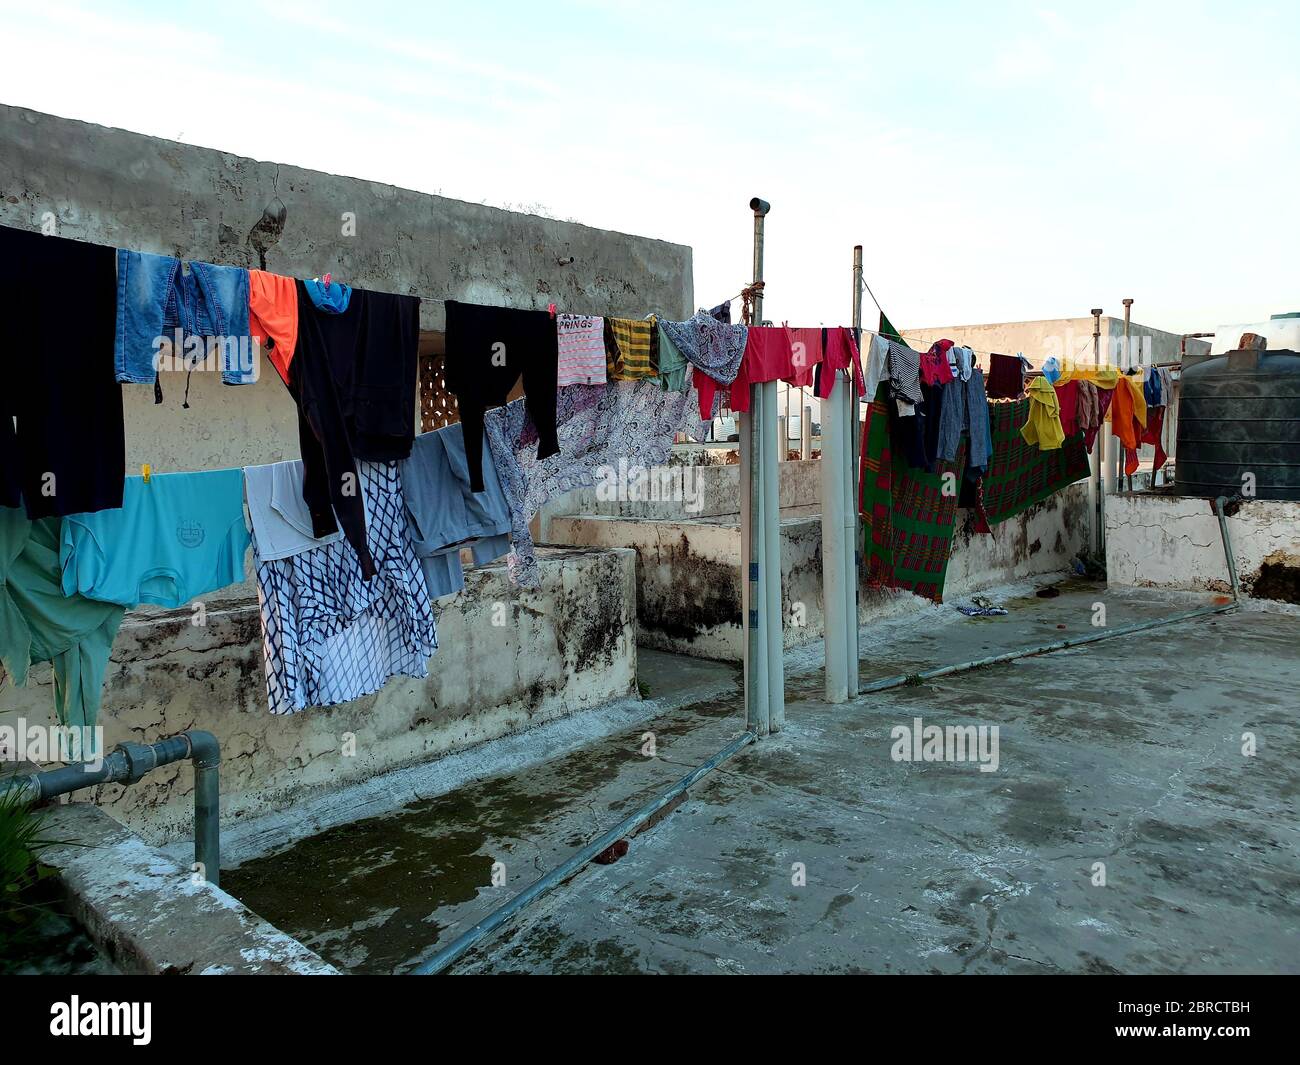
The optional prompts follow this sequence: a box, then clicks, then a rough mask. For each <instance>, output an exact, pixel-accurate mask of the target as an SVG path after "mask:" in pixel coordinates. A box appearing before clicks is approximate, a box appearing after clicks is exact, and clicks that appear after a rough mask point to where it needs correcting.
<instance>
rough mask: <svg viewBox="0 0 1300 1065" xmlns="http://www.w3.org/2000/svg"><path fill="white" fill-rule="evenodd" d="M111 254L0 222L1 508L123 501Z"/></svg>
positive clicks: (89, 506)
mask: <svg viewBox="0 0 1300 1065" xmlns="http://www.w3.org/2000/svg"><path fill="white" fill-rule="evenodd" d="M116 316H117V253H116V251H115V250H114V249H113V248H107V247H102V246H100V245H98V244H86V243H84V242H82V241H77V240H67V239H65V238H63V237H46V236H42V235H41V234H39V233H29V232H27V231H25V230H18V229H10V228H7V227H4V226H0V506H6V507H16V506H19V504H20V500H21V502H22V503H24V504H25V505H26V507H27V515H28V517H30V518H32V519H33V520H35V519H37V518H45V517H50V516H51V515H60V516H61V515H64V514H79V513H82V512H85V511H93V510H110V509H112V508H115V507H120V506H121V505H122V484H123V480H124V477H125V474H126V444H125V437H124V433H123V427H122V388H121V386H120V385H119V384H118V383H117V380H116V377H117V374H116V371H115V369H114V362H113V339H114V331H115V323H116Z"/></svg>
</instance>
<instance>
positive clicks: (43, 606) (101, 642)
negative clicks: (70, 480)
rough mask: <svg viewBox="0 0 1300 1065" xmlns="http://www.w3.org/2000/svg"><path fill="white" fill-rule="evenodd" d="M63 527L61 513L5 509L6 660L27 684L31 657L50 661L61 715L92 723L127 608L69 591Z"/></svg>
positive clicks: (2, 624) (0, 514) (0, 659)
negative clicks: (35, 515)
mask: <svg viewBox="0 0 1300 1065" xmlns="http://www.w3.org/2000/svg"><path fill="white" fill-rule="evenodd" d="M61 526H62V519H61V518H41V519H40V520H39V521H36V522H32V521H29V520H28V518H27V515H26V513H25V512H24V511H23V510H22V509H21V508H18V507H0V665H3V666H4V668H5V669H6V670H7V671H8V673H9V674H10V675H11V676H12V677H13V681H14V684H16V685H18V686H19V687H22V686H24V685H26V683H27V674H28V670H29V669H30V667H31V666H32V664H33V663H37V662H49V663H50V664H51V665H52V666H53V667H54V708H55V710H56V711H57V712H58V715H59V721H60V722H61V723H62V724H64V725H74V726H93V725H94V724H95V719H96V717H98V715H99V699H100V692H101V689H102V688H103V684H104V674H105V673H106V672H107V671H108V657H109V654H110V653H111V652H112V650H113V637H114V636H116V635H117V628H118V626H119V625H121V623H122V615H123V614H124V613H125V611H124V610H123V609H122V607H120V606H118V605H116V604H115V603H100V602H96V601H95V600H93V599H87V598H85V597H84V596H81V595H66V596H65V595H64V594H63V585H62V574H61V572H60V569H59V538H60V533H61V531H62V529H61Z"/></svg>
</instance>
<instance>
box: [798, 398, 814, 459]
mask: <svg viewBox="0 0 1300 1065" xmlns="http://www.w3.org/2000/svg"><path fill="white" fill-rule="evenodd" d="M799 457H800V458H801V459H803V460H804V462H807V461H808V460H809V459H810V458H812V407H811V406H810V405H809V404H807V403H805V404H804V405H803V417H802V418H800V419H799Z"/></svg>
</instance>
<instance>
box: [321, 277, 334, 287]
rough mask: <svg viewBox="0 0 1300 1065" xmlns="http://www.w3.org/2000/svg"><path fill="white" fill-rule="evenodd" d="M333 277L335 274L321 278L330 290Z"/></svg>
mask: <svg viewBox="0 0 1300 1065" xmlns="http://www.w3.org/2000/svg"><path fill="white" fill-rule="evenodd" d="M333 276H334V275H333V274H326V275H325V276H324V277H322V278H321V283H322V284H323V285H324V286H325V287H326V288H329V287H330V278H331V277H333Z"/></svg>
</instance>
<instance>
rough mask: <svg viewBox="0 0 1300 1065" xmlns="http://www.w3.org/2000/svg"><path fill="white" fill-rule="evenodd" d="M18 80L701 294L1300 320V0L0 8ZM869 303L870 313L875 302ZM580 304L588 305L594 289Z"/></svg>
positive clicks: (933, 316) (917, 316) (813, 317)
mask: <svg viewBox="0 0 1300 1065" xmlns="http://www.w3.org/2000/svg"><path fill="white" fill-rule="evenodd" d="M0 26H3V30H0V47H2V48H3V53H4V62H3V63H0V101H2V102H4V103H8V104H17V105H21V106H25V107H30V108H34V109H36V110H39V111H46V112H50V113H53V114H57V115H62V116H66V117H70V118H78V119H84V120H87V121H91V122H98V123H102V124H105V125H109V126H117V127H122V128H125V129H130V130H134V131H137V132H140V133H146V134H151V135H154V136H160V137H168V138H172V139H176V140H181V141H184V142H186V143H189V144H196V145H202V146H205V147H211V148H218V149H221V150H223V151H227V152H232V153H235V154H239V155H247V156H252V157H254V158H258V159H269V160H275V161H278V162H284V163H291V164H294V165H297V166H303V167H308V168H312V169H318V170H325V171H330V172H334V173H341V174H348V175H352V176H356V177H361V178H366V179H370V180H375V181H381V182H387V183H391V184H394V185H398V186H402V187H405V188H410V189H415V190H418V191H422V192H432V193H439V194H441V195H444V196H451V197H455V198H457V199H463V200H470V201H474V202H482V203H489V204H492V205H495V206H502V207H510V208H514V209H518V210H527V211H530V212H533V213H538V214H544V215H548V216H551V217H555V218H561V219H567V220H573V221H578V222H582V223H584V224H586V225H591V226H597V227H600V228H606V229H615V230H622V231H625V232H630V233H637V234H641V235H645V236H650V237H657V238H660V239H663V240H669V241H673V242H676V243H681V244H687V245H690V246H691V247H692V248H693V249H694V263H695V294H696V301H697V302H698V303H701V304H704V305H711V304H712V303H715V302H718V301H719V300H721V299H723V298H726V297H728V296H732V295H734V294H735V293H737V292H738V291H739V290H740V288H741V287H742V285H744V284H745V283H746V282H747V281H748V280H749V274H750V267H751V254H752V252H751V238H752V217H753V216H752V214H751V213H750V210H749V206H748V204H749V200H750V198H751V197H753V196H760V197H762V198H763V199H766V200H768V201H769V202H770V203H771V204H772V211H771V214H770V215H769V216H768V222H767V255H766V279H767V302H766V306H765V309H764V312H765V317H767V318H772V319H774V320H776V321H783V320H784V321H789V322H790V323H791V324H792V325H815V324H819V323H821V324H832V323H843V322H847V321H848V319H849V315H850V310H851V302H850V301H851V298H852V280H851V268H852V249H853V245H855V244H859V243H860V244H862V245H864V248H865V253H864V255H865V264H866V265H865V276H866V278H867V281H868V283H869V284H870V285H871V288H872V290H873V291H874V293H875V296H876V298H878V299H879V300H880V301H881V303H882V305H883V307H884V309H885V311H886V313H888V314H889V316H890V318H891V319H892V320H893V321H894V322H895V324H897V325H900V326H906V327H921V326H927V325H957V324H969V323H978V322H1000V321H1018V320H1024V319H1039V318H1057V317H1082V316H1086V315H1087V314H1088V312H1089V309H1090V308H1092V307H1102V308H1103V309H1105V311H1106V312H1107V313H1113V314H1115V315H1116V316H1119V315H1122V313H1123V308H1122V306H1121V303H1120V301H1121V299H1122V298H1123V297H1125V296H1131V297H1133V298H1134V299H1135V301H1136V302H1135V303H1134V307H1133V318H1134V320H1135V321H1137V322H1140V323H1142V324H1145V325H1150V326H1154V327H1157V328H1161V329H1167V330H1170V331H1173V332H1191V331H1202V330H1212V329H1214V328H1215V326H1216V325H1220V324H1226V323H1236V322H1250V321H1259V320H1262V319H1266V318H1267V317H1268V316H1269V315H1270V314H1272V313H1276V312H1281V311H1291V310H1300V291H1297V284H1296V282H1297V266H1296V259H1297V254H1296V247H1295V245H1296V242H1297V234H1300V206H1298V203H1300V199H1298V197H1297V192H1296V189H1297V183H1296V179H1295V175H1296V174H1297V173H1300V136H1298V132H1300V130H1298V128H1297V127H1298V126H1300V64H1298V63H1297V62H1296V60H1297V58H1300V5H1297V4H1295V3H1288V4H1256V3H1249V2H1246V3H1217V4H1201V3H1187V2H1180V3H1142V2H1137V3H1132V2H1130V3H1108V2H1104V0H1103V2H1093V3H1089V4H1086V5H1083V4H1068V5H1066V4H1063V5H1059V6H1045V5H1043V4H1038V3H997V2H991V3H982V4H973V3H955V2H953V3H926V2H913V3H906V4H904V3H876V2H857V3H828V2H817V0H812V2H809V0H802V2H798V3H785V4H769V3H764V2H761V0H751V2H746V3H725V2H724V3H704V2H700V0H695V2H691V3H681V2H677V0H658V2H655V3H651V4H634V3H622V2H594V0H592V2H576V3H565V2H550V3H545V4H541V3H536V2H531V3H492V2H478V3H467V2H461V3H456V4H443V3H410V4H402V3H385V2H382V0H369V2H367V3H364V4H356V3H349V4H334V3H330V2H321V3H315V4H306V5H296V4H287V3H276V2H274V0H272V2H269V3H267V2H257V3H242V2H239V0H233V2H223V3H222V4H219V5H214V4H212V3H203V4H197V3H189V4H187V3H177V2H175V0H168V2H166V3H163V2H154V0H148V2H130V0H127V2H122V0H117V2H115V3H113V4H112V5H103V4H91V3H75V2H73V3H66V2H64V0H41V2H39V3H32V2H31V0H21V2H18V3H14V2H11V0H0ZM866 299H867V307H868V311H867V312H866V313H867V319H868V324H870V319H871V317H872V315H873V313H874V308H872V307H871V303H870V297H867V298H866ZM574 309H575V310H580V309H581V308H574Z"/></svg>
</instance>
